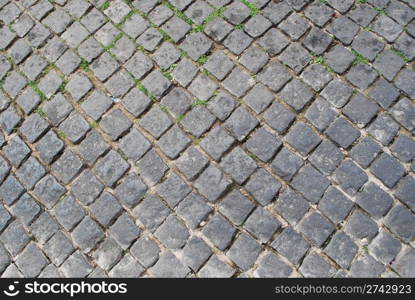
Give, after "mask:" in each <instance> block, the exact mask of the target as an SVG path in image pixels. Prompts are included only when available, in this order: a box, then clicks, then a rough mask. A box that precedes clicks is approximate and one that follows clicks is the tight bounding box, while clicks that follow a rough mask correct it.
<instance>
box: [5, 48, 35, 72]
mask: <svg viewBox="0 0 415 300" xmlns="http://www.w3.org/2000/svg"><path fill="white" fill-rule="evenodd" d="M31 53H32V48H30V46H29V45H28V44H27V43H26V42H24V41H23V40H17V41H16V42H15V43H14V44H13V46H12V47H11V48H9V54H10V56H11V58H12V59H13V61H14V63H15V64H20V63H21V62H22V61H23V60H24V59H25V58H26V57H27V56H28V55H30V54H31ZM3 64H4V65H3V66H2V70H1V72H0V74H2V76H1V77H3V76H4V75H5V74H6V71H7V69H8V68H9V67H10V64H9V62H4V63H3Z"/></svg>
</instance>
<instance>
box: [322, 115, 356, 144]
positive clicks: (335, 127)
mask: <svg viewBox="0 0 415 300" xmlns="http://www.w3.org/2000/svg"><path fill="white" fill-rule="evenodd" d="M326 134H327V135H328V137H329V138H331V139H332V140H333V141H334V142H335V143H336V144H337V145H339V146H340V147H342V148H348V147H349V146H350V145H351V144H353V143H354V141H355V140H356V139H358V138H359V137H360V132H359V130H357V129H356V128H354V127H353V126H352V124H351V123H350V122H349V121H347V120H346V119H345V118H342V117H339V118H338V119H336V120H335V121H334V122H333V123H332V124H331V125H330V126H329V128H327V130H326Z"/></svg>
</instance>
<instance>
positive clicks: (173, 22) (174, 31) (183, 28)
mask: <svg viewBox="0 0 415 300" xmlns="http://www.w3.org/2000/svg"><path fill="white" fill-rule="evenodd" d="M161 28H162V29H163V30H164V31H165V32H167V34H168V35H169V36H170V37H171V38H172V40H173V41H174V42H175V43H177V42H179V41H180V40H181V39H182V38H183V37H184V36H185V35H186V34H187V33H188V32H189V30H190V29H191V27H190V25H189V24H187V23H186V22H185V21H184V20H182V19H181V18H179V17H177V16H173V17H172V18H170V19H169V20H168V21H167V22H166V23H165V24H164V25H163V26H162V27H161Z"/></svg>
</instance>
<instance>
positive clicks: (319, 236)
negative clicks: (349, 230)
mask: <svg viewBox="0 0 415 300" xmlns="http://www.w3.org/2000/svg"><path fill="white" fill-rule="evenodd" d="M334 229H335V228H334V226H333V224H332V223H331V222H330V221H329V220H328V219H327V218H326V217H324V216H322V215H321V214H319V213H317V212H312V213H311V214H309V215H308V216H307V217H305V218H304V219H303V220H302V221H301V223H300V224H299V226H298V230H299V231H300V232H301V233H303V234H304V235H305V236H306V237H307V238H308V239H309V240H310V241H311V242H312V244H313V245H315V246H317V247H320V246H321V245H322V244H323V243H324V242H325V241H326V239H327V238H328V237H329V236H330V234H331V233H332V232H333V231H334Z"/></svg>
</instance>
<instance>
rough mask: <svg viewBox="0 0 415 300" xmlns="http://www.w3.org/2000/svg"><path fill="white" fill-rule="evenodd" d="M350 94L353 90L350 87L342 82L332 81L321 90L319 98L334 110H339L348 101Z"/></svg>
mask: <svg viewBox="0 0 415 300" xmlns="http://www.w3.org/2000/svg"><path fill="white" fill-rule="evenodd" d="M352 93H353V89H352V87H351V86H349V85H348V84H346V83H345V82H344V81H341V80H339V79H334V80H332V81H331V82H330V83H329V84H328V85H327V86H326V87H325V88H324V89H323V91H322V92H321V96H323V97H324V98H325V99H326V100H327V101H329V102H330V103H331V104H332V105H334V106H335V107H336V108H341V107H343V106H344V105H345V104H346V103H347V102H348V101H349V99H350V97H351V96H352Z"/></svg>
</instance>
